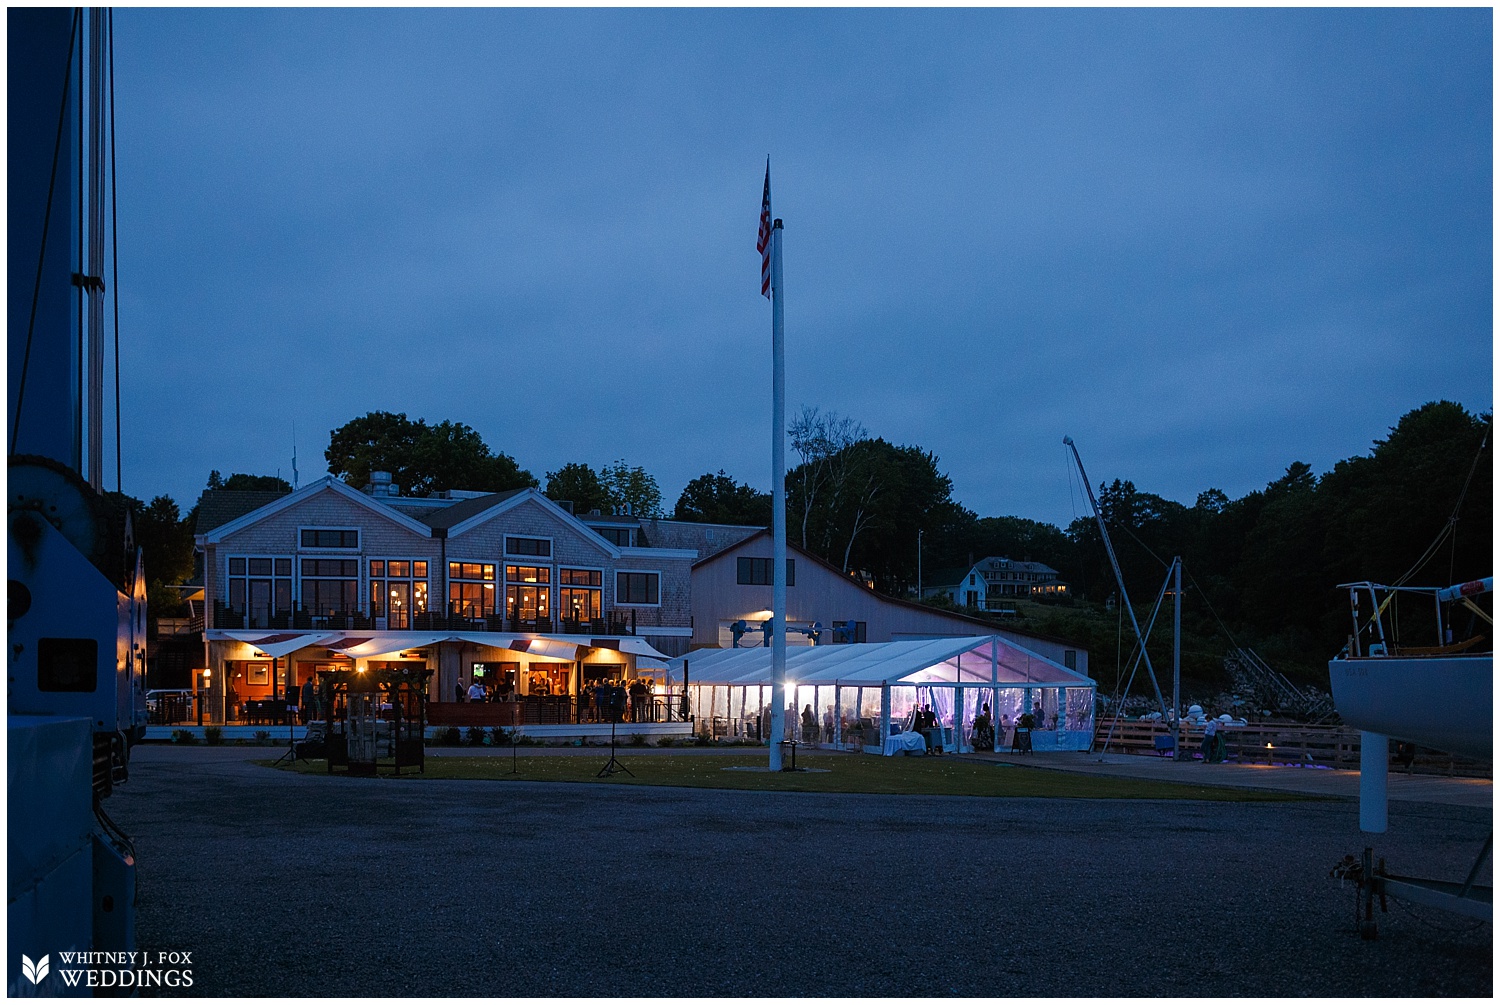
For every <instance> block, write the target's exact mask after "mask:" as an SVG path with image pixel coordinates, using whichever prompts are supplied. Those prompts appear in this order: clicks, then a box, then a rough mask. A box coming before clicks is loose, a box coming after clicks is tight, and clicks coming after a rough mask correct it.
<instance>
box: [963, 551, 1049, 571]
mask: <svg viewBox="0 0 1500 1005" xmlns="http://www.w3.org/2000/svg"><path fill="white" fill-rule="evenodd" d="M991 562H1004V563H1005V565H1004V566H1002V568H1004V569H1005V570H1006V571H1007V572H1050V573H1052V574H1053V575H1054V576H1055V575H1057V570H1056V569H1054V568H1052V566H1050V565H1048V564H1047V563H1046V562H1030V561H1021V560H1019V559H1014V558H1006V557H1005V556H1004V555H986V556H985V557H984V558H981V559H980V560H979V561H977V562H975V563H974V566H973V567H974V568H975V569H979V570H981V571H984V570H986V569H988V568H989V567H990V563H991ZM964 571H965V572H968V571H970V570H968V569H965V570H964Z"/></svg>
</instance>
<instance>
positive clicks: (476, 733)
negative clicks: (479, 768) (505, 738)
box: [467, 726, 489, 747]
mask: <svg viewBox="0 0 1500 1005" xmlns="http://www.w3.org/2000/svg"><path fill="white" fill-rule="evenodd" d="M467 739H468V741H469V746H471V747H481V746H483V745H484V742H485V741H486V740H488V739H489V731H488V730H486V729H485V728H484V727H483V726H470V727H469V729H468V736H467Z"/></svg>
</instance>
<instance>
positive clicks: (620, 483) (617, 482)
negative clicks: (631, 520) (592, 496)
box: [600, 460, 661, 518]
mask: <svg viewBox="0 0 1500 1005" xmlns="http://www.w3.org/2000/svg"><path fill="white" fill-rule="evenodd" d="M600 480H601V481H603V482H604V486H605V488H607V489H609V495H610V499H611V501H612V502H613V504H614V507H615V509H616V510H618V511H620V512H623V513H629V514H631V515H632V516H639V517H646V518H651V517H658V516H661V487H660V486H659V485H657V484H656V479H655V478H653V477H651V475H649V474H647V472H646V469H645V468H642V467H638V466H637V467H632V466H631V465H629V464H626V463H625V462H624V461H623V460H618V461H615V462H614V463H613V464H611V465H610V466H609V467H607V468H605V469H604V470H603V471H602V472H601V473H600Z"/></svg>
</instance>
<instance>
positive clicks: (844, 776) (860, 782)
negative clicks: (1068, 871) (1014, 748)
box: [262, 752, 1316, 802]
mask: <svg viewBox="0 0 1500 1005" xmlns="http://www.w3.org/2000/svg"><path fill="white" fill-rule="evenodd" d="M607 760H608V754H607V753H602V752H601V753H600V754H599V756H598V757H581V756H553V757H535V756H526V755H521V756H520V757H518V758H517V760H516V766H517V768H518V769H519V770H518V773H516V774H512V773H511V759H510V758H509V757H446V756H445V757H429V758H427V771H426V773H425V774H420V775H419V774H415V773H413V772H412V770H411V769H406V772H407V773H406V774H403V775H402V776H400V777H401V778H402V779H410V780H412V781H414V782H415V781H419V780H420V779H423V778H449V779H474V780H480V781H498V782H504V781H523V782H592V783H596V784H601V785H680V786H687V787H691V788H705V789H753V790H757V791H778V792H870V793H877V794H882V795H937V796H1011V797H1022V796H1024V797H1042V798H1051V799H1205V800H1214V801H1221V802H1285V801H1297V800H1305V799H1312V798H1316V797H1313V796H1305V795H1299V794H1293V793H1280V792H1266V791H1259V790H1255V789H1238V788H1220V787H1215V786H1210V785H1183V784H1179V783H1176V782H1158V781H1151V780H1149V779H1135V778H1107V777H1102V776H1097V775H1086V774H1077V773H1074V772H1069V771H1055V770H1048V769H1046V768H1032V767H1022V766H1019V765H1009V764H986V763H980V762H973V761H960V760H956V759H953V758H944V757H869V756H858V755H849V754H823V755H819V754H811V755H805V756H799V757H798V758H797V766H798V767H799V768H803V767H806V768H814V769H819V768H821V769H824V770H821V771H817V770H814V771H806V772H803V771H798V772H781V773H776V774H772V773H770V772H766V771H758V772H756V771H725V770H724V769H725V768H729V767H735V766H741V767H761V768H764V767H765V764H766V755H765V753H764V752H761V753H759V754H755V753H747V754H745V755H743V756H739V755H722V756H701V755H700V756H694V755H684V756H672V755H670V754H653V755H650V756H636V757H632V756H630V754H628V753H622V754H621V755H620V762H621V763H622V764H624V765H625V766H626V767H627V768H629V769H630V770H631V771H632V772H634V773H635V776H634V777H631V776H630V775H626V774H623V773H620V774H616V775H613V776H611V777H609V778H598V777H596V776H597V775H598V772H599V769H600V768H602V767H603V766H604V763H605V761H607ZM262 763H265V764H269V763H270V762H262ZM280 770H283V771H286V770H295V771H298V772H302V773H304V774H326V773H327V770H328V767H327V765H326V764H325V763H324V762H323V761H311V762H305V763H298V764H297V765H295V767H293V768H285V767H283V768H281V769H280ZM381 778H382V779H383V780H389V779H390V778H391V776H390V775H389V774H388V773H386V774H382V775H381Z"/></svg>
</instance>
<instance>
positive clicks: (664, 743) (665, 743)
mask: <svg viewBox="0 0 1500 1005" xmlns="http://www.w3.org/2000/svg"><path fill="white" fill-rule="evenodd" d="M656 745H657V746H658V747H670V746H671V745H672V738H671V737H670V736H663V737H661V738H660V739H658V740H657V741H656Z"/></svg>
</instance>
